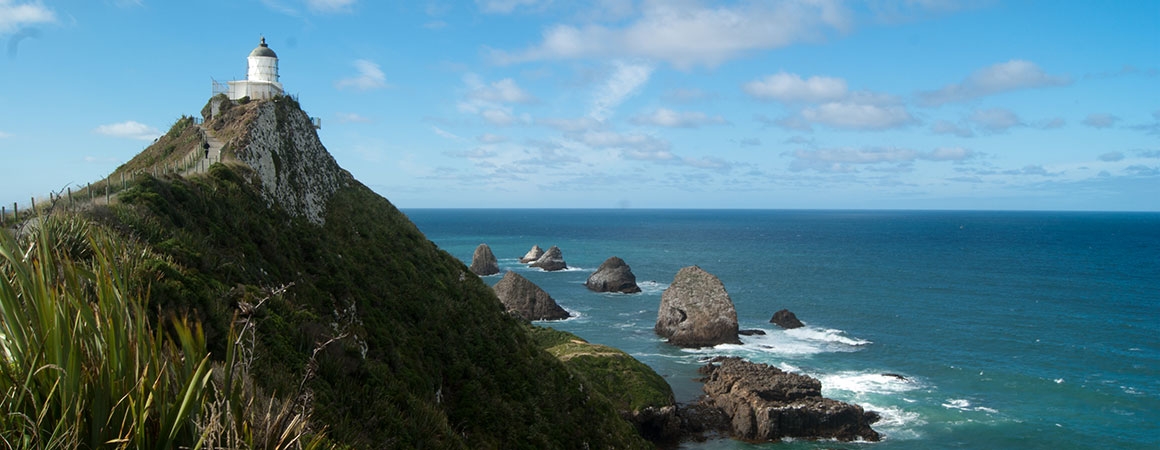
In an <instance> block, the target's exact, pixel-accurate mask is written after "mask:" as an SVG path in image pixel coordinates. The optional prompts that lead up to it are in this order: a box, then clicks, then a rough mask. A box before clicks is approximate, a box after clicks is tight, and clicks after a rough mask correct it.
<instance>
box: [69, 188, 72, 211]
mask: <svg viewBox="0 0 1160 450" xmlns="http://www.w3.org/2000/svg"><path fill="white" fill-rule="evenodd" d="M68 205H69V206H72V187H69V188H68Z"/></svg>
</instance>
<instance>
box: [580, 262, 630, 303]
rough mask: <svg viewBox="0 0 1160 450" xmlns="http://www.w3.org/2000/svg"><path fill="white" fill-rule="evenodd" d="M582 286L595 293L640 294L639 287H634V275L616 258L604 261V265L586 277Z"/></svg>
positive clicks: (626, 265)
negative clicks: (586, 279)
mask: <svg viewBox="0 0 1160 450" xmlns="http://www.w3.org/2000/svg"><path fill="white" fill-rule="evenodd" d="M584 286H587V287H588V289H591V290H593V291H596V292H622V293H625V294H635V293H637V292H640V286H637V285H636V275H633V274H632V269H631V268H629V267H628V264H626V263H625V262H624V260H623V259H620V258H618V257H616V256H613V257H611V258H608V259H606V260H604V264H601V265H600V268H599V269H596V272H593V273H592V275H590V276H589V277H588V281H585V282H584Z"/></svg>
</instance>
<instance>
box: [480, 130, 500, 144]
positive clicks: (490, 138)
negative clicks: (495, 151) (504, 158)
mask: <svg viewBox="0 0 1160 450" xmlns="http://www.w3.org/2000/svg"><path fill="white" fill-rule="evenodd" d="M475 140H477V141H479V142H480V143H481V144H498V143H501V142H507V138H506V137H504V136H500V135H496V134H491V133H483V134H481V135H479V136H476V137H475Z"/></svg>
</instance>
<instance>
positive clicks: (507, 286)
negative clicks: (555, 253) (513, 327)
mask: <svg viewBox="0 0 1160 450" xmlns="http://www.w3.org/2000/svg"><path fill="white" fill-rule="evenodd" d="M492 289H495V295H496V297H499V300H500V301H501V302H503V306H504V308H506V309H507V310H508V312H513V313H516V314H518V315H519V316H520V317H523V318H524V319H525V320H560V319H567V318H568V317H571V315H570V314H568V311H565V310H564V308H561V307H560V305H558V304H556V300H554V299H552V296H550V295H548V293H547V292H545V291H544V290H543V289H540V287H539V286H536V284H535V283H532V282H531V281H529V280H528V279H527V278H524V277H522V276H520V274H518V273H515V272H511V271H509V272H508V273H506V274H504V276H503V279H501V280H499V283H496V284H495V287H494V288H492Z"/></svg>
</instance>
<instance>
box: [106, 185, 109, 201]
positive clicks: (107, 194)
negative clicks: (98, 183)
mask: <svg viewBox="0 0 1160 450" xmlns="http://www.w3.org/2000/svg"><path fill="white" fill-rule="evenodd" d="M105 204H106V205H108V204H109V182H107V181H106V182H105Z"/></svg>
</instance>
